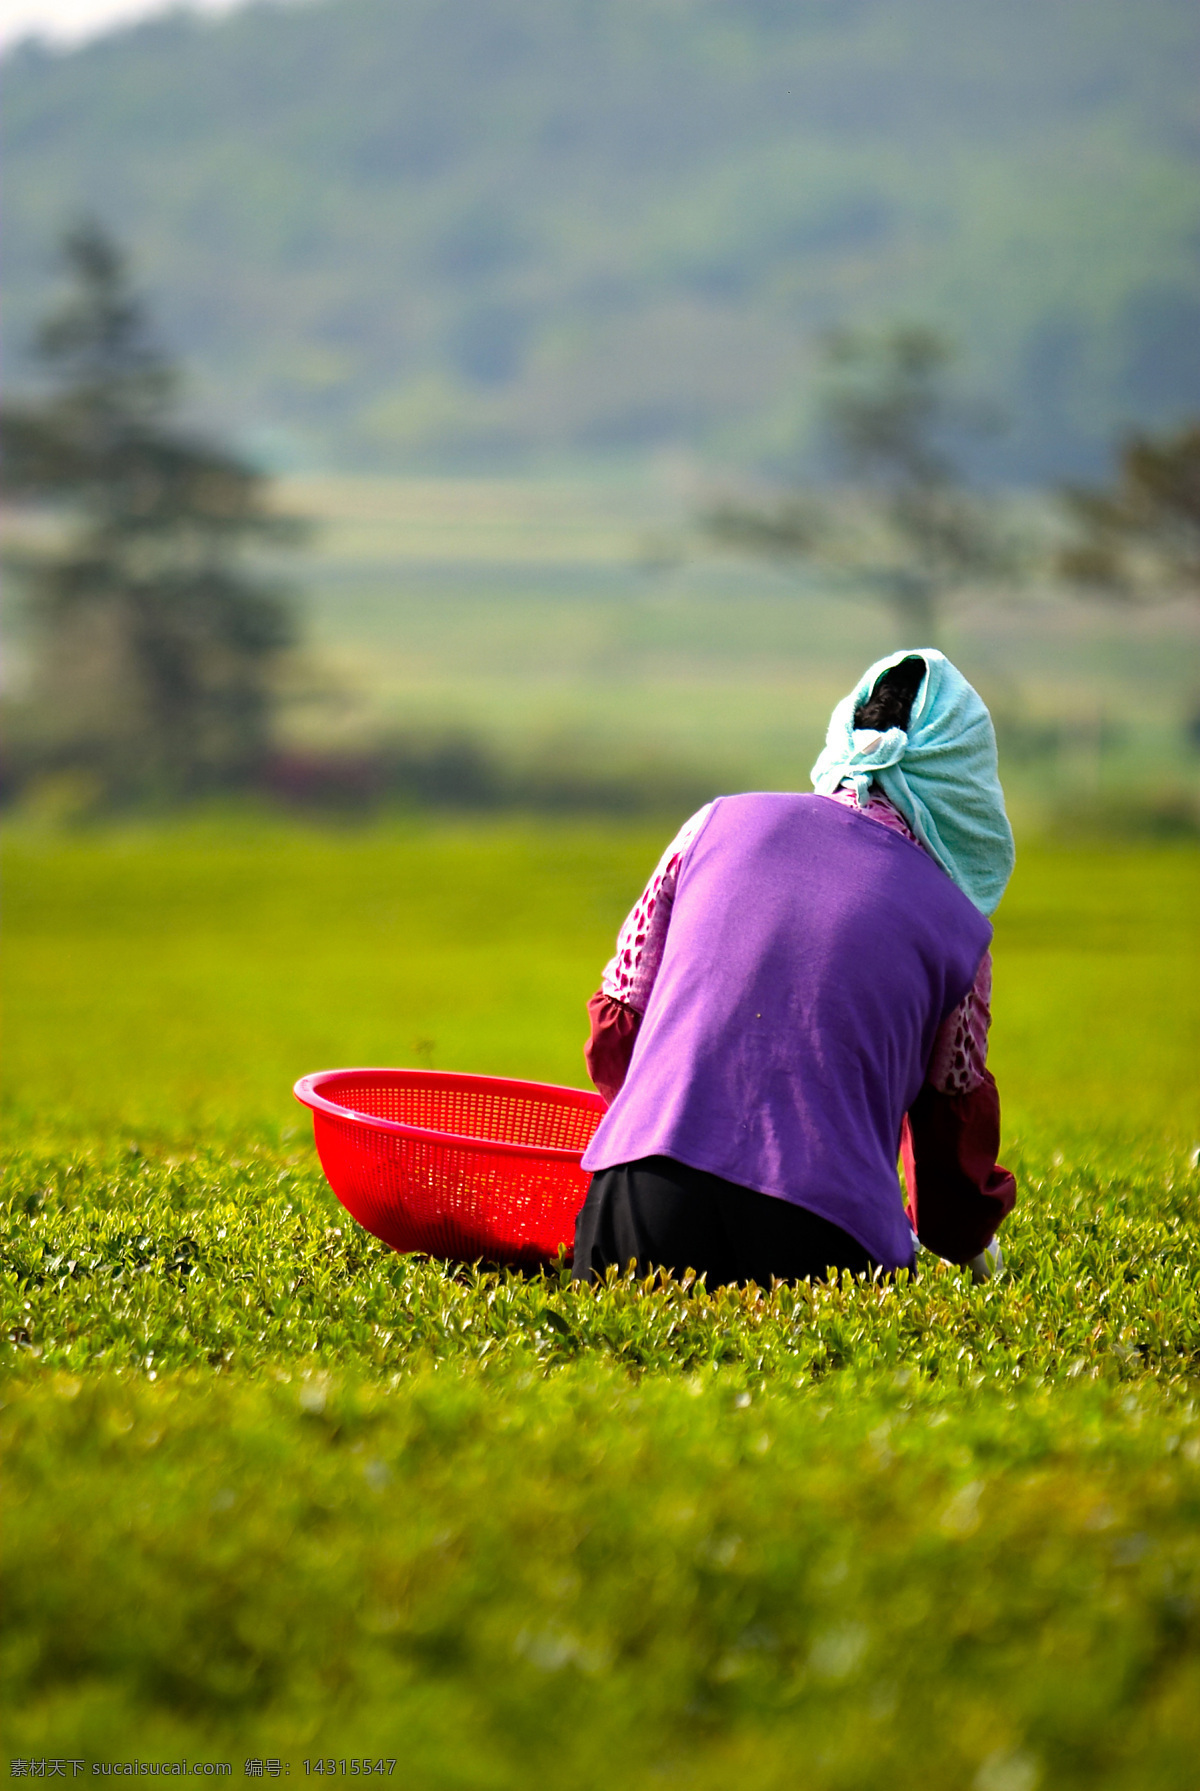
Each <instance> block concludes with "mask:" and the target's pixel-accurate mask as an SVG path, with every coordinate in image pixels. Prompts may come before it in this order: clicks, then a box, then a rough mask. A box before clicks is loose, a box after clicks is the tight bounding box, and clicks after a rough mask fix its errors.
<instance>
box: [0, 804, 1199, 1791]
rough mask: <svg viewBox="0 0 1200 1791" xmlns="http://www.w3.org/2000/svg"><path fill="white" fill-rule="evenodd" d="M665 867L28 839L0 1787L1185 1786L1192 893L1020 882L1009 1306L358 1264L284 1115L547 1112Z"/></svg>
mask: <svg viewBox="0 0 1200 1791" xmlns="http://www.w3.org/2000/svg"><path fill="white" fill-rule="evenodd" d="M660 845H661V840H660V839H659V837H658V835H657V833H656V832H654V831H651V830H644V829H643V830H636V831H633V830H621V829H615V828H599V827H581V826H567V825H564V826H561V827H558V828H545V827H534V826H532V825H528V824H516V823H506V824H497V825H495V826H492V827H490V828H488V829H484V830H479V829H468V828H466V827H464V826H417V825H415V824H414V825H412V826H410V827H407V828H399V827H393V828H387V829H379V830H370V831H364V832H344V833H339V832H337V831H320V830H316V829H300V828H289V827H285V826H282V825H280V824H279V823H277V822H270V823H269V822H264V821H260V820H256V819H255V818H253V817H243V818H242V819H241V821H239V822H237V823H234V822H233V821H231V820H229V819H228V818H227V819H226V820H225V821H223V822H218V821H216V820H214V821H212V822H210V823H208V824H205V825H201V824H192V825H190V826H181V827H177V828H174V829H169V830H163V831H157V832H156V831H153V830H137V829H127V830H113V831H108V832H101V833H97V834H95V835H86V834H80V835H76V836H74V837H69V838H64V837H62V836H58V835H43V836H36V835H34V834H32V833H28V832H27V833H25V834H21V833H19V832H18V833H17V834H15V835H14V836H13V837H12V838H11V839H10V841H9V846H8V871H7V891H8V896H7V905H8V932H9V944H8V958H7V972H6V982H7V1035H8V1040H9V1045H8V1050H7V1054H6V1058H7V1068H6V1101H7V1119H8V1133H9V1140H10V1146H11V1150H10V1161H9V1165H8V1171H7V1177H6V1205H5V1238H4V1276H3V1281H2V1283H0V1291H2V1294H3V1299H4V1302H5V1313H4V1320H5V1331H6V1333H7V1335H8V1337H9V1340H10V1342H9V1351H8V1374H9V1381H8V1386H7V1390H6V1391H5V1393H4V1395H3V1398H4V1405H3V1408H2V1410H0V1433H2V1438H3V1446H4V1452H5V1457H6V1460H7V1463H8V1471H7V1494H6V1498H7V1506H8V1510H7V1518H8V1521H7V1522H6V1525H5V1530H4V1547H5V1550H6V1568H5V1572H6V1586H7V1591H6V1611H7V1618H8V1632H7V1641H6V1643H5V1653H4V1657H3V1659H4V1674H5V1701H6V1707H7V1709H8V1712H9V1722H8V1730H9V1735H8V1741H9V1753H10V1754H15V1755H29V1756H33V1757H41V1756H55V1755H62V1756H70V1757H79V1758H89V1757H91V1758H100V1759H105V1758H107V1759H114V1758H124V1757H130V1758H132V1757H134V1756H135V1755H136V1756H138V1757H140V1758H143V1759H148V1758H149V1759H153V1758H156V1757H163V1758H165V1757H168V1756H171V1757H175V1756H180V1755H187V1756H190V1757H191V1758H199V1759H205V1758H207V1759H211V1758H218V1757H219V1758H228V1759H231V1760H233V1761H234V1770H235V1774H236V1775H238V1776H240V1775H241V1773H242V1766H243V1760H244V1758H245V1757H250V1756H256V1755H257V1756H267V1755H278V1756H281V1757H284V1758H290V1759H291V1761H292V1776H293V1777H296V1776H300V1777H303V1776H304V1773H305V1769H304V1765H303V1760H304V1759H305V1758H306V1757H307V1758H309V1759H310V1760H312V1759H316V1758H318V1757H322V1758H323V1757H326V1756H331V1757H335V1758H337V1759H340V1758H342V1757H346V1758H347V1759H348V1760H350V1759H361V1758H364V1757H369V1758H371V1759H372V1760H374V1759H375V1758H378V1757H384V1756H388V1757H392V1758H395V1759H396V1760H397V1762H398V1764H397V1766H396V1768H395V1774H394V1775H393V1776H394V1778H395V1782H397V1783H401V1782H404V1783H407V1784H411V1785H415V1786H419V1787H431V1788H434V1787H439V1788H440V1787H443V1786H444V1787H447V1788H450V1787H454V1788H457V1787H475V1786H479V1787H492V1786H494V1787H498V1788H506V1787H510V1786H511V1787H513V1788H514V1791H518V1788H523V1787H525V1786H527V1785H528V1784H530V1783H535V1782H536V1783H546V1784H549V1785H563V1786H567V1785H571V1786H581V1785H582V1786H585V1787H589V1786H595V1787H597V1788H599V1787H605V1786H609V1785H612V1784H617V1783H620V1784H626V1783H628V1784H631V1785H635V1786H640V1785H643V1784H645V1785H646V1786H650V1785H656V1784H659V1783H661V1782H662V1781H663V1780H664V1778H665V1779H666V1780H668V1781H670V1780H672V1779H674V1780H676V1781H678V1782H679V1783H682V1784H687V1785H689V1786H696V1787H700V1788H703V1791H707V1787H709V1786H712V1787H713V1788H714V1791H716V1787H717V1786H718V1785H720V1786H722V1787H724V1786H726V1785H728V1784H730V1783H741V1782H749V1781H751V1780H752V1781H753V1782H755V1783H761V1784H764V1785H767V1786H772V1787H774V1786H778V1787H780V1791H783V1788H784V1787H789V1788H790V1787H791V1786H793V1785H794V1784H796V1783H797V1782H802V1783H804V1784H806V1785H809V1784H811V1785H813V1786H814V1787H818V1788H819V1791H825V1788H826V1787H828V1788H830V1791H841V1788H842V1787H846V1788H854V1791H859V1788H861V1791H876V1787H878V1786H879V1785H880V1784H889V1785H891V1784H895V1785H897V1786H900V1787H907V1786H910V1785H911V1786H913V1787H916V1786H918V1785H920V1786H921V1787H923V1788H933V1791H942V1788H944V1791H959V1788H960V1787H964V1788H968V1791H1037V1788H1038V1787H1054V1788H1055V1791H1057V1788H1058V1787H1060V1786H1061V1787H1066V1788H1069V1791H1074V1788H1075V1787H1079V1791H1092V1788H1093V1787H1103V1788H1104V1791H1109V1788H1118V1787H1119V1788H1120V1791H1126V1788H1128V1791H1147V1788H1150V1791H1156V1788H1157V1787H1160V1786H1161V1787H1169V1788H1171V1791H1174V1788H1175V1787H1179V1791H1190V1787H1191V1785H1192V1784H1193V1783H1194V1760H1195V1758H1196V1756H1197V1752H1198V1751H1200V1716H1198V1714H1197V1713H1198V1712H1200V1552H1198V1550H1197V1543H1196V1538H1197V1535H1198V1534H1200V1528H1198V1520H1200V1423H1198V1415H1197V1399H1196V1388H1197V1379H1198V1373H1200V1295H1198V1293H1197V1281H1196V1275H1195V1261H1196V1243H1197V1226H1196V1211H1197V1197H1198V1195H1200V1172H1198V1171H1197V1167H1196V1162H1195V1154H1194V1151H1195V1145H1196V1144H1197V1142H1200V1117H1198V1115H1197V1107H1196V1086H1197V1079H1196V1076H1195V1064H1196V1062H1197V1061H1198V1060H1200V1059H1198V1053H1197V1037H1196V1015H1197V995H1196V991H1197V988H1198V987H1200V977H1198V976H1197V975H1196V974H1195V970H1196V964H1195V956H1196V942H1195V927H1194V919H1193V916H1194V913H1195V911H1196V901H1195V896H1196V882H1197V862H1198V861H1197V855H1196V854H1195V853H1194V852H1191V851H1189V850H1187V849H1184V848H1178V849H1165V848H1164V849H1160V850H1156V851H1143V852H1134V851H1130V850H1116V849H1114V850H1112V851H1108V852H1103V851H1093V852H1065V851H1061V850H1053V849H1051V848H1049V847H1040V848H1035V847H1027V848H1026V849H1024V850H1023V852H1022V854H1021V860H1020V866H1019V869H1018V874H1017V878H1016V880H1015V881H1014V884H1013V887H1012V890H1011V891H1010V894H1009V896H1008V897H1007V898H1006V901H1005V904H1004V906H1003V908H1002V910H1001V912H1000V915H999V917H998V923H997V936H996V998H995V1012H996V1022H995V1033H994V1051H993V1061H994V1064H995V1067H996V1072H997V1076H998V1079H999V1082H1000V1086H1001V1090H1002V1094H1003V1097H1004V1106H1005V1155H1006V1159H1007V1160H1008V1161H1009V1162H1010V1163H1011V1164H1012V1166H1013V1167H1014V1168H1015V1169H1016V1171H1017V1173H1018V1177H1019V1180H1020V1183H1021V1202H1020V1205H1019V1206H1018V1209H1017V1212H1016V1213H1015V1214H1014V1217H1013V1219H1012V1221H1011V1223H1010V1224H1009V1226H1008V1227H1007V1228H1006V1232H1005V1248H1006V1252H1007V1257H1008V1269H1007V1272H1006V1274H1005V1275H1004V1276H1003V1277H1002V1278H1001V1279H1000V1280H998V1281H996V1282H993V1283H991V1284H988V1285H986V1286H984V1287H974V1286H973V1285H972V1284H971V1282H970V1280H969V1278H968V1277H967V1276H965V1275H964V1274H963V1273H962V1272H961V1271H958V1270H956V1269H953V1268H950V1267H948V1266H946V1265H942V1264H938V1263H937V1262H935V1261H932V1260H931V1259H929V1258H928V1257H924V1258H922V1260H921V1264H920V1273H919V1276H918V1278H917V1279H916V1280H915V1281H908V1280H907V1279H906V1278H903V1277H902V1278H901V1279H900V1280H899V1281H898V1282H897V1283H895V1284H876V1285H871V1284H862V1283H855V1282H853V1281H850V1280H847V1281H845V1282H844V1283H843V1284H842V1285H841V1286H835V1287H818V1288H811V1287H807V1286H804V1287H800V1288H798V1289H789V1288H785V1289H777V1290H775V1291H774V1292H771V1291H769V1290H768V1291H765V1292H761V1293H760V1292H757V1291H753V1290H751V1291H749V1292H746V1293H742V1294H738V1293H731V1292H726V1293H723V1294H720V1295H716V1296H713V1297H709V1296H707V1295H706V1294H704V1293H703V1292H699V1291H697V1290H692V1291H691V1292H685V1291H684V1290H683V1289H682V1288H680V1287H679V1286H678V1285H675V1284H668V1285H666V1286H657V1287H650V1286H646V1287H642V1286H638V1285H636V1284H630V1283H624V1284H619V1285H614V1286H612V1287H610V1288H608V1289H605V1290H600V1291H595V1292H594V1291H590V1290H585V1289H580V1288H576V1287H573V1286H572V1285H571V1284H570V1283H569V1281H567V1280H566V1278H565V1276H564V1275H562V1274H560V1273H555V1272H552V1273H550V1274H549V1275H547V1276H545V1277H533V1278H524V1277H521V1276H516V1275H506V1274H483V1273H479V1272H477V1271H474V1270H469V1269H452V1270H448V1269H445V1268H443V1267H441V1266H440V1265H438V1264H435V1263H430V1262H425V1261H422V1260H418V1259H411V1258H409V1259H401V1258H398V1257H396V1256H394V1255H393V1254H391V1253H390V1252H388V1251H387V1250H386V1249H384V1247H383V1246H381V1245H379V1244H378V1243H376V1242H375V1241H374V1240H372V1239H370V1238H368V1237H367V1236H366V1235H365V1234H364V1233H362V1232H361V1231H360V1230H359V1229H358V1228H357V1227H356V1226H355V1225H354V1224H353V1222H352V1221H351V1220H350V1219H349V1218H348V1217H347V1216H346V1215H345V1214H344V1212H343V1211H342V1209H341V1208H340V1207H339V1206H338V1205H337V1203H336V1201H335V1200H334V1198H333V1196H332V1195H331V1194H330V1192H329V1191H328V1189H327V1188H326V1187H325V1185H324V1182H323V1179H322V1177H321V1175H320V1171H319V1168H318V1166H317V1164H316V1162H315V1158H314V1155H313V1152H312V1147H311V1142H310V1139H309V1133H308V1129H307V1116H306V1115H304V1114H303V1113H302V1112H301V1110H300V1109H298V1108H296V1107H295V1106H294V1105H293V1104H292V1103H291V1101H290V1097H289V1094H288V1089H289V1087H290V1084H291V1082H292V1081H293V1080H294V1078H295V1077H296V1076H297V1075H299V1074H300V1073H302V1072H304V1071H306V1070H311V1069H315V1068H318V1067H328V1066H332V1065H335V1064H338V1063H351V1062H355V1061H358V1062H371V1061H374V1062H379V1063H404V1062H414V1061H420V1060H421V1059H423V1058H428V1057H429V1056H430V1055H432V1056H433V1058H434V1060H435V1062H436V1063H438V1064H439V1065H441V1066H442V1067H453V1068H462V1069H469V1070H479V1071H485V1072H496V1073H509V1074H514V1073H515V1074H523V1075H529V1076H533V1077H538V1078H544V1079H546V1080H554V1081H562V1082H569V1083H580V1082H582V1080H583V1076H582V1060H581V1056H580V1044H581V1034H582V1030H583V1029H582V1022H581V1016H582V1005H583V1002H584V1000H585V999H586V997H587V995H588V994H589V993H590V992H591V990H592V989H593V988H594V987H595V985H596V981H597V978H598V975H599V969H600V966H601V964H602V963H603V960H604V957H605V956H606V954H607V952H608V951H609V949H610V948H611V939H612V935H613V932H614V929H615V927H616V924H617V923H618V921H619V919H620V917H621V915H622V914H623V912H624V910H625V907H626V905H627V904H628V901H629V900H630V898H631V896H632V894H633V893H634V892H635V891H636V889H637V888H638V887H639V886H640V883H641V880H642V878H643V876H644V875H645V873H646V871H647V870H648V869H649V867H650V865H651V864H652V863H653V861H654V859H655V858H656V856H657V853H658V850H659V848H660ZM798 1762H801V1763H802V1770H801V1769H800V1768H799V1767H798V1765H797V1763H798ZM798 1774H799V1777H798ZM310 1776H311V1773H310Z"/></svg>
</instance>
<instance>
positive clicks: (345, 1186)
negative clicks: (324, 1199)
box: [313, 1112, 588, 1262]
mask: <svg viewBox="0 0 1200 1791" xmlns="http://www.w3.org/2000/svg"><path fill="white" fill-rule="evenodd" d="M313 1117H314V1121H315V1132H316V1143H317V1150H318V1153H319V1155H320V1158H321V1164H322V1167H323V1168H324V1170H325V1174H326V1176H327V1177H328V1180H329V1183H330V1186H331V1187H332V1188H333V1190H334V1192H335V1194H336V1195H337V1196H338V1198H339V1200H340V1201H341V1202H342V1204H343V1206H345V1208H346V1210H347V1211H348V1212H349V1213H350V1214H351V1216H352V1217H353V1218H355V1219H357V1220H358V1222H359V1224H360V1225H362V1226H364V1227H365V1228H366V1229H367V1230H368V1231H370V1232H371V1233H373V1235H374V1236H376V1237H379V1238H382V1239H383V1241H384V1242H385V1243H388V1244H390V1245H391V1246H392V1247H393V1249H396V1250H403V1251H408V1250H420V1251H426V1252H428V1253H430V1254H431V1255H436V1256H444V1257H449V1258H451V1259H454V1260H458V1261H464V1262H474V1261H477V1260H480V1259H483V1260H485V1261H491V1262H513V1261H516V1262H520V1261H524V1262H536V1261H541V1260H546V1259H549V1258H552V1257H553V1256H554V1255H555V1254H556V1253H557V1251H558V1250H559V1248H560V1246H563V1245H565V1246H566V1247H567V1248H568V1249H569V1248H570V1246H571V1244H572V1241H573V1239H574V1232H575V1218H576V1215H577V1213H578V1211H579V1208H580V1207H581V1206H582V1204H583V1200H584V1197H585V1195H586V1192H587V1182H588V1176H587V1172H586V1171H585V1170H583V1169H581V1168H580V1167H579V1166H578V1164H576V1163H571V1162H565V1163H564V1162H563V1161H562V1160H561V1159H555V1158H538V1157H536V1156H522V1157H520V1158H512V1157H506V1156H502V1155H500V1154H498V1153H496V1152H495V1151H491V1150H489V1149H488V1148H487V1146H486V1145H485V1146H483V1147H482V1148H478V1149H477V1148H473V1147H471V1146H463V1145H460V1144H456V1143H439V1142H436V1141H431V1140H429V1139H424V1138H413V1137H409V1136H405V1135H404V1134H402V1133H393V1132H383V1131H378V1130H375V1129H373V1128H370V1127H367V1126H362V1125H356V1124H355V1123H354V1122H353V1121H352V1120H340V1119H335V1118H331V1117H330V1116H329V1115H327V1114H325V1113H321V1112H316V1113H314V1116H313Z"/></svg>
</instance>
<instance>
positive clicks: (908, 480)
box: [704, 327, 1012, 645]
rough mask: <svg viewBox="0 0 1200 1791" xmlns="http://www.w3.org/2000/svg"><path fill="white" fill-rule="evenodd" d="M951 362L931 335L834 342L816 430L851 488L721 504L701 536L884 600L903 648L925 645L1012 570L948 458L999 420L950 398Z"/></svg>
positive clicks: (990, 520) (987, 509) (986, 514)
mask: <svg viewBox="0 0 1200 1791" xmlns="http://www.w3.org/2000/svg"><path fill="white" fill-rule="evenodd" d="M953 361H954V354H953V350H952V349H951V347H950V346H949V344H948V343H947V342H946V340H945V339H944V337H942V336H940V335H939V334H937V332H935V331H933V330H929V329H924V328H918V327H907V328H898V329H894V330H891V331H889V332H888V333H886V334H885V335H883V336H881V337H870V336H865V335H861V334H858V333H854V332H839V333H837V334H835V335H833V336H831V337H830V338H829V339H828V341H827V343H826V364H827V368H828V372H829V375H830V376H831V377H830V378H829V381H828V384H827V387H826V391H825V394H824V398H823V401H822V414H823V423H824V428H825V431H826V434H827V436H828V438H829V441H830V444H831V446H832V448H833V452H834V459H835V464H836V465H837V467H838V469H839V470H840V471H841V472H842V473H843V475H845V477H846V478H847V480H848V482H849V484H850V487H851V489H850V490H849V491H843V492H842V493H840V494H839V495H837V496H835V497H830V496H817V495H815V494H813V493H803V492H797V493H793V494H790V495H788V496H786V497H784V498H782V499H780V500H779V501H778V502H776V503H775V504H773V505H771V506H767V507H759V508H754V507H751V506H747V505H744V504H740V503H728V504H724V505H722V506H720V507H718V508H715V509H713V510H711V511H710V512H709V513H708V515H707V516H706V517H705V518H704V526H705V528H706V530H707V532H708V534H709V535H710V536H711V537H712V538H713V539H715V540H717V541H719V542H721V543H723V544H724V545H726V546H733V547H740V548H744V549H747V550H748V551H750V552H753V553H759V554H763V555H767V556H769V557H771V558H774V559H779V560H786V561H795V562H799V563H805V564H808V565H810V566H811V567H812V568H813V569H814V570H819V571H820V572H821V573H823V574H824V575H825V576H826V577H827V578H832V579H834V580H835V581H836V582H837V583H838V584H839V585H840V586H841V587H842V588H844V589H845V590H846V591H848V592H849V593H851V594H854V595H860V594H871V595H874V596H877V597H879V598H882V599H883V600H884V601H885V602H887V603H888V604H890V605H891V607H892V610H893V612H894V614H895V617H896V621H897V624H898V625H899V628H900V632H901V634H902V636H903V638H904V639H905V640H906V641H909V642H911V644H913V645H933V644H934V643H935V642H936V640H937V635H938V628H939V624H940V621H941V618H942V615H943V614H944V611H945V607H946V605H947V603H948V601H949V600H950V599H951V597H952V596H953V595H954V594H955V593H956V592H958V591H959V590H961V589H962V587H963V586H964V585H966V584H968V583H969V582H971V581H972V580H975V579H979V578H983V577H989V576H995V575H997V574H999V573H1001V572H1004V571H1008V570H1011V567H1012V556H1011V553H1010V551H1009V549H1008V547H1007V545H1006V544H1005V542H1004V541H1003V539H1002V537H1001V534H1000V531H999V529H998V527H997V523H996V518H995V512H994V507H993V505H992V504H991V503H990V502H989V501H988V500H986V499H985V498H984V497H983V496H981V495H980V494H978V493H976V492H972V491H969V490H968V489H967V488H966V485H965V482H964V479H963V475H962V470H961V466H960V464H959V462H958V459H957V458H956V455H955V453H954V449H953V444H954V442H955V440H956V439H957V440H961V439H962V438H963V437H964V436H968V435H978V434H981V433H984V432H987V431H990V430H992V429H993V428H994V427H995V422H996V419H995V417H994V416H993V415H991V414H989V413H988V411H987V410H985V408H984V407H982V406H981V405H979V404H977V403H973V402H971V401H969V400H967V399H964V398H962V397H960V396H959V395H958V394H957V393H956V392H955V390H954V388H953V385H952V369H953Z"/></svg>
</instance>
